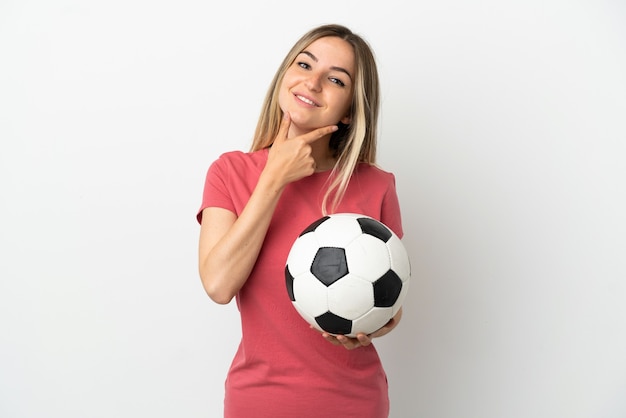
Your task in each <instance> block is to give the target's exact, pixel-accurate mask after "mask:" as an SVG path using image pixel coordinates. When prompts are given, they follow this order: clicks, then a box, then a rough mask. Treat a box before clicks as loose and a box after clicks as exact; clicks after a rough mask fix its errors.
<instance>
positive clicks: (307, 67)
mask: <svg viewBox="0 0 626 418" xmlns="http://www.w3.org/2000/svg"><path fill="white" fill-rule="evenodd" d="M298 67H301V68H304V69H305V70H310V69H311V66H310V65H309V64H307V63H306V62H304V61H300V62H298Z"/></svg>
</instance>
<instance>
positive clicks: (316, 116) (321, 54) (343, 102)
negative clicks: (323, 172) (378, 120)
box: [278, 37, 355, 134]
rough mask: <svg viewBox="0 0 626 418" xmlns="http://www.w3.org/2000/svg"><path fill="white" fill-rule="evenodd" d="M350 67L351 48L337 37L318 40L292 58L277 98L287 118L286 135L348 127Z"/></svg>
mask: <svg viewBox="0 0 626 418" xmlns="http://www.w3.org/2000/svg"><path fill="white" fill-rule="evenodd" d="M354 67H355V63H354V51H353V49H352V46H351V45H350V44H349V43H348V42H346V41H344V40H343V39H340V38H337V37H324V38H320V39H318V40H316V41H314V42H313V43H311V44H310V45H309V46H308V47H306V48H305V49H304V50H303V51H302V52H301V53H300V54H299V55H298V56H297V57H296V59H295V61H294V62H293V64H291V66H290V67H289V68H288V69H287V71H286V72H285V76H284V77H283V80H282V83H281V85H280V92H279V98H278V100H279V104H280V108H281V109H282V111H283V112H288V113H289V115H290V116H291V120H292V123H291V131H290V134H300V133H303V132H308V131H310V130H313V129H317V128H320V127H323V126H327V125H336V124H337V123H338V122H342V123H346V124H347V123H350V118H349V111H350V105H351V103H352V92H353V77H354Z"/></svg>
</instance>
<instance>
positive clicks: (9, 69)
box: [0, 0, 626, 418]
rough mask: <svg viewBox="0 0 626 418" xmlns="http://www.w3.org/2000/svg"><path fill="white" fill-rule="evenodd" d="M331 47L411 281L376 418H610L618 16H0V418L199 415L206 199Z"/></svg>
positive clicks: (21, 9) (621, 180) (621, 133)
mask: <svg viewBox="0 0 626 418" xmlns="http://www.w3.org/2000/svg"><path fill="white" fill-rule="evenodd" d="M335 22H336V23H342V24H346V25H348V26H350V27H351V28H352V29H353V30H355V31H356V32H358V33H360V34H362V35H363V36H364V37H365V38H366V39H368V40H369V41H370V43H371V44H372V46H373V47H374V50H375V51H376V54H377V57H378V60H379V66H380V73H381V82H382V89H383V113H382V120H381V137H380V154H379V155H380V163H381V165H382V166H383V168H386V169H388V170H390V171H393V172H394V173H395V174H396V176H397V181H398V188H399V194H400V199H401V205H402V211H403V216H404V226H405V234H406V235H405V244H406V246H407V247H408V248H409V251H410V254H411V259H412V262H413V272H414V274H413V279H412V287H411V292H410V293H409V296H408V298H407V300H406V303H405V315H404V319H403V321H402V323H401V325H400V327H398V329H397V330H396V331H394V333H392V334H390V335H388V336H387V337H385V338H382V339H380V340H377V341H376V344H377V346H378V348H379V351H380V354H381V357H382V359H383V362H384V364H385V366H386V369H387V371H388V375H389V381H390V391H391V402H392V417H393V418H413V417H420V418H421V417H424V418H503V417H506V418H518V417H519V418H623V417H625V416H626V215H625V214H626V185H625V183H626V165H625V159H626V145H625V144H626V122H625V120H626V30H625V29H624V28H625V27H626V6H625V5H624V3H623V2H621V1H617V0H615V1H598V0H588V1H583V0H569V1H566V0H562V1H559V0H547V1H546V0H541V1H540V0H527V1H517V2H506V1H495V0H493V1H488V0H483V1H472V2H464V1H461V0H440V1H428V2H425V1H407V2H398V1H391V0H389V1H379V0H376V1H363V0H359V1H356V0H355V1H339V0H336V1H326V0H319V1H316V2H293V1H262V2H261V1H248V2H245V1H233V2H220V3H219V5H218V3H217V2H208V1H200V0H182V1H169V2H168V1H148V0H123V1H122V0H113V1H111V0H109V1H106V2H105V1H101V2H99V1H78V0H55V1H44V0H39V1H38V0H20V1H18V0H2V1H1V2H0V144H1V145H0V211H1V216H0V278H1V280H0V416H1V417H6V418H26V417H28V418H31V417H32V418H48V417H55V418H56V417H59V418H86V417H89V418H91V417H116V418H122V417H124V418H126V417H128V418H130V417H132V418H136V417H152V418H161V417H163V418H164V417H185V418H192V417H211V418H214V417H215V418H216V417H219V416H221V411H222V397H223V381H224V377H225V374H226V370H227V367H228V365H229V363H230V360H231V358H232V355H233V354H234V350H235V347H236V344H237V342H238V337H239V322H238V321H239V319H238V315H237V311H236V308H235V305H234V304H230V305H228V306H218V305H215V304H213V303H212V302H210V300H209V299H208V297H206V295H205V294H204V292H203V290H202V287H201V285H200V280H199V278H198V275H197V269H196V245H197V236H198V230H199V227H198V225H197V223H196V221H195V213H196V210H197V208H198V206H199V204H200V198H201V193H202V187H203V182H204V175H205V172H206V169H207V168H208V165H209V164H210V163H211V162H212V161H213V160H214V159H215V158H217V156H218V155H219V154H220V153H221V152H223V151H227V150H231V149H242V150H247V149H248V146H249V144H250V140H251V135H252V133H253V130H254V126H255V124H256V120H257V117H258V113H259V110H260V106H261V102H262V100H263V97H264V95H265V91H266V88H267V86H268V85H269V82H270V79H271V78H272V76H273V74H274V71H275V70H276V68H277V66H278V65H279V63H280V61H281V60H282V58H283V56H284V55H285V54H286V52H287V50H288V49H289V48H290V47H291V45H292V44H293V43H294V42H295V41H296V40H297V39H298V38H299V37H300V35H302V34H303V33H304V32H305V31H307V30H309V29H310V28H312V27H313V26H316V25H318V24H322V23H335ZM335 407H336V406H335ZM337 408H338V410H340V409H341V408H340V407H337ZM252 418H253V417H252ZM294 418H297V417H294Z"/></svg>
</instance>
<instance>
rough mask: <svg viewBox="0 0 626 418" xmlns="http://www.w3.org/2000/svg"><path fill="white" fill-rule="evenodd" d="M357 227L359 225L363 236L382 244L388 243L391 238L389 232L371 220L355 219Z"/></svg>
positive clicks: (374, 220) (383, 226)
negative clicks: (372, 238)
mask: <svg viewBox="0 0 626 418" xmlns="http://www.w3.org/2000/svg"><path fill="white" fill-rule="evenodd" d="M357 222H358V223H359V225H361V231H363V233H364V234H368V235H372V236H374V237H376V238H378V239H380V240H381V241H383V242H387V241H389V238H391V231H390V230H389V228H387V227H386V226H385V225H384V224H382V223H381V222H378V221H377V220H376V219H372V218H359V219H357Z"/></svg>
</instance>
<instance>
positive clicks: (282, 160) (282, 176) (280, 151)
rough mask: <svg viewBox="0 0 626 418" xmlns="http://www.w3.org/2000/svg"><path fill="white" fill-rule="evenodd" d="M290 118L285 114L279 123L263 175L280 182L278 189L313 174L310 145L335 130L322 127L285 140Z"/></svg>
mask: <svg viewBox="0 0 626 418" xmlns="http://www.w3.org/2000/svg"><path fill="white" fill-rule="evenodd" d="M290 126H291V118H290V117H289V113H287V112H285V114H284V115H283V119H282V121H281V123H280V128H279V130H278V135H277V136H276V138H275V139H274V143H273V144H272V146H271V148H270V150H269V155H268V159H267V165H266V166H265V170H264V173H267V174H269V175H270V176H271V178H273V179H274V180H277V181H280V187H282V186H285V185H286V184H288V183H291V182H293V181H296V180H299V179H301V178H303V177H306V176H310V175H311V174H313V173H314V172H315V168H316V167H315V159H314V158H313V154H312V151H313V148H312V146H311V145H312V144H313V143H314V142H315V141H317V140H319V139H321V138H324V137H327V136H329V135H330V134H332V133H333V132H335V131H336V130H337V126H336V125H329V126H324V127H322V128H318V129H315V130H313V131H311V132H307V133H306V134H303V135H299V136H296V137H293V138H287V135H288V133H289V127H290Z"/></svg>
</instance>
